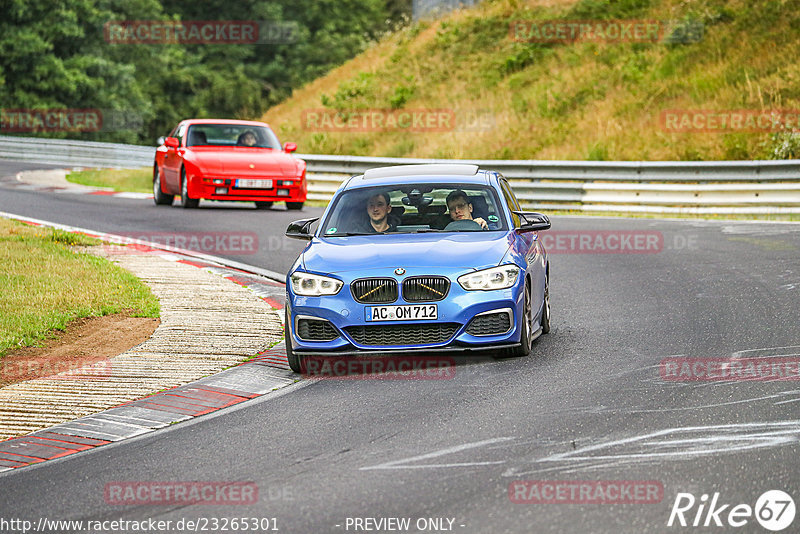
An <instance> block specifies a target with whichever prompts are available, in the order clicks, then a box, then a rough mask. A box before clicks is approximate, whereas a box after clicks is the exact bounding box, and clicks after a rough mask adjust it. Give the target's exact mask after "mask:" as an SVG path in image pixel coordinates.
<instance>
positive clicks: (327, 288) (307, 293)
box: [290, 271, 343, 297]
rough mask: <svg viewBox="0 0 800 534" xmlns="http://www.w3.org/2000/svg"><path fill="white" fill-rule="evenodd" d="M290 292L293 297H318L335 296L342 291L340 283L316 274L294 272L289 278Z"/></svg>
mask: <svg viewBox="0 0 800 534" xmlns="http://www.w3.org/2000/svg"><path fill="white" fill-rule="evenodd" d="M290 279H291V281H292V291H294V294H295V295H300V296H303V297H319V296H322V295H335V294H336V293H338V292H339V290H340V289H342V285H343V284H342V281H341V280H337V279H335V278H330V277H327V276H320V275H318V274H311V273H303V272H300V271H297V272H295V273H294V274H292V276H291V277H290Z"/></svg>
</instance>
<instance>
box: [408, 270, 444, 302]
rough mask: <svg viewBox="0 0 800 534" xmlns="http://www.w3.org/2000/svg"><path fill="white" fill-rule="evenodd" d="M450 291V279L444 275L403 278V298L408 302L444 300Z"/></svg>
mask: <svg viewBox="0 0 800 534" xmlns="http://www.w3.org/2000/svg"><path fill="white" fill-rule="evenodd" d="M448 291H450V279H449V278H445V277H444V276H414V277H411V278H406V279H405V280H403V300H405V301H406V302H435V301H437V300H443V299H444V298H445V297H446V296H447V292H448Z"/></svg>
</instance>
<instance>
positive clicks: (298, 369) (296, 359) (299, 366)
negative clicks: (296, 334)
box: [283, 310, 304, 373]
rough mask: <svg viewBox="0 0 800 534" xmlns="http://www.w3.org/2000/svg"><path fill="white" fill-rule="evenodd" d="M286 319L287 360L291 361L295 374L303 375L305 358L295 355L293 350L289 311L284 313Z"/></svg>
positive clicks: (290, 365) (284, 331)
mask: <svg viewBox="0 0 800 534" xmlns="http://www.w3.org/2000/svg"><path fill="white" fill-rule="evenodd" d="M284 315H285V317H286V319H285V321H286V322H285V323H284V328H283V341H284V343H286V359H287V360H289V368H290V369H291V370H292V371H294V372H295V373H302V372H303V367H304V365H303V357H302V356H300V355H299V354H297V353H295V352H294V351H293V350H292V339H291V337H292V336H291V334H289V312H288V310H287V311H285V312H284Z"/></svg>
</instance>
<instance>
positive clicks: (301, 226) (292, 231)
mask: <svg viewBox="0 0 800 534" xmlns="http://www.w3.org/2000/svg"><path fill="white" fill-rule="evenodd" d="M317 220H319V217H314V218H313V219H300V220H299V221H294V222H292V223H289V227H288V228H287V229H286V237H291V238H292V239H304V240H306V241H310V240H311V238H313V237H314V234H313V233H312V232H311V225H312V224H314V222H315V221H317Z"/></svg>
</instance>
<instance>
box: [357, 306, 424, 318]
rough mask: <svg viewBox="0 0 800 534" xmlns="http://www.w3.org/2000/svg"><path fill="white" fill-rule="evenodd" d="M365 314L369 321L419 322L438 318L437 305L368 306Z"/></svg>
mask: <svg viewBox="0 0 800 534" xmlns="http://www.w3.org/2000/svg"><path fill="white" fill-rule="evenodd" d="M364 314H365V316H366V317H365V320H367V321H417V320H420V319H436V318H437V317H438V314H437V308H436V304H413V305H409V306H367V307H366V309H365V310H364Z"/></svg>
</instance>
